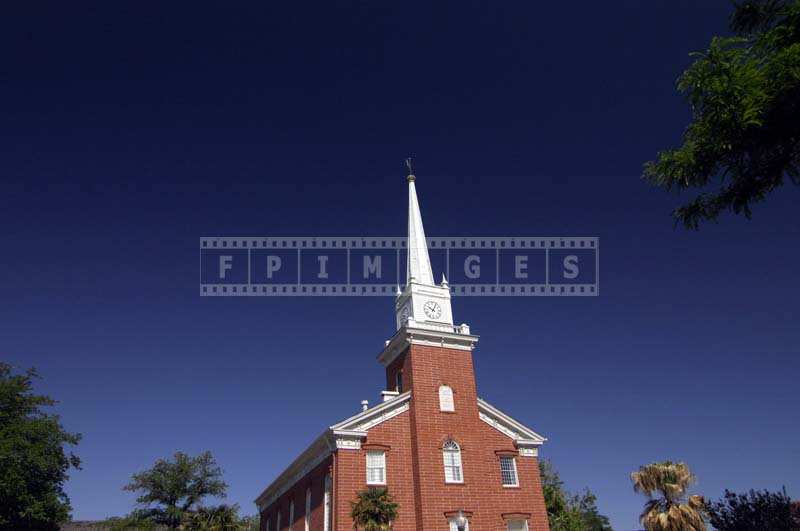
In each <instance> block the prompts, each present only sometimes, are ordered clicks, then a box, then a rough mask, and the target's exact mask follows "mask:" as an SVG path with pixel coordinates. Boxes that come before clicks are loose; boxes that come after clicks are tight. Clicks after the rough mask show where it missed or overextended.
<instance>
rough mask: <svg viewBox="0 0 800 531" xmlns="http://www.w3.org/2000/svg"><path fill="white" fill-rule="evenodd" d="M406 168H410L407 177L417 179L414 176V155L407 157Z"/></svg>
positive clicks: (411, 179) (410, 179)
mask: <svg viewBox="0 0 800 531" xmlns="http://www.w3.org/2000/svg"><path fill="white" fill-rule="evenodd" d="M406 168H407V169H408V173H406V179H408V180H409V182H410V181H413V180H415V179H416V177H415V176H414V159H413V158H412V157H408V158H407V159H406Z"/></svg>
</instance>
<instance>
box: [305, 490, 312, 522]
mask: <svg viewBox="0 0 800 531" xmlns="http://www.w3.org/2000/svg"><path fill="white" fill-rule="evenodd" d="M304 521H305V524H306V529H305V531H311V488H310V487H309V488H308V489H306V513H305V516H304Z"/></svg>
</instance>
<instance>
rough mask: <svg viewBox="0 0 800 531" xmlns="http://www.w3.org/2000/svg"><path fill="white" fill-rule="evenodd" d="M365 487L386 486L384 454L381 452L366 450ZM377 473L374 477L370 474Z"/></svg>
mask: <svg viewBox="0 0 800 531" xmlns="http://www.w3.org/2000/svg"><path fill="white" fill-rule="evenodd" d="M366 462H367V463H366V464H367V485H386V452H384V451H383V450H367V454H366ZM372 471H376V472H378V477H374V475H373V474H371V473H370V472H372Z"/></svg>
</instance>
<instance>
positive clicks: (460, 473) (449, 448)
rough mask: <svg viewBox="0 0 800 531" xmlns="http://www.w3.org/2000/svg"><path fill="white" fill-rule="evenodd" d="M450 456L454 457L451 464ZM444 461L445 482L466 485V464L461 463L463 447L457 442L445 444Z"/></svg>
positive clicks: (443, 449)
mask: <svg viewBox="0 0 800 531" xmlns="http://www.w3.org/2000/svg"><path fill="white" fill-rule="evenodd" d="M448 456H452V457H451V459H450V461H449V462H448ZM442 460H443V462H444V482H445V483H464V464H463V462H462V461H461V447H460V446H459V445H458V443H457V442H455V441H453V440H449V441H447V442H445V443H444V445H443V446H442ZM456 471H457V473H456Z"/></svg>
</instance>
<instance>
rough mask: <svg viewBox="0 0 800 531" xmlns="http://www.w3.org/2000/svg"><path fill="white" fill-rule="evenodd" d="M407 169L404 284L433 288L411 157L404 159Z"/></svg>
mask: <svg viewBox="0 0 800 531" xmlns="http://www.w3.org/2000/svg"><path fill="white" fill-rule="evenodd" d="M406 166H407V167H408V171H409V175H408V243H407V247H406V248H407V249H408V259H407V262H406V282H407V283H408V284H410V283H411V282H412V281H413V282H417V283H419V284H425V285H428V286H434V285H435V282H434V280H433V272H432V271H431V259H430V256H428V243H427V241H426V240H425V229H424V228H423V227H422V214H420V212H419V200H418V199H417V187H416V185H415V184H414V165H413V161H412V160H411V157H409V158H407V159H406Z"/></svg>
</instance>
